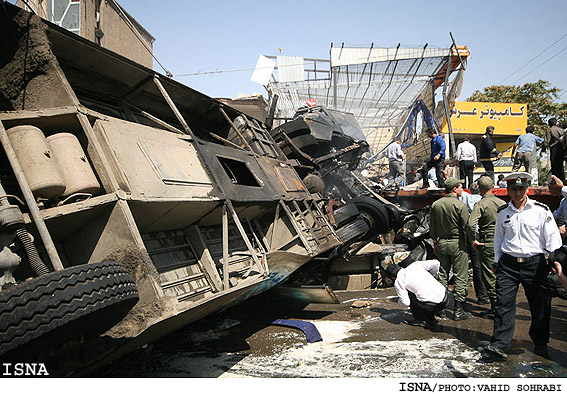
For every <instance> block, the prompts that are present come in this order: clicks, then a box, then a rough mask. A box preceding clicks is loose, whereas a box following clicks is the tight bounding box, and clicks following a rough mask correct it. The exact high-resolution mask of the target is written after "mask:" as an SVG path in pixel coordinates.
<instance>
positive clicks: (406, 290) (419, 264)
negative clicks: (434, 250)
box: [386, 260, 448, 328]
mask: <svg viewBox="0 0 567 394" xmlns="http://www.w3.org/2000/svg"><path fill="white" fill-rule="evenodd" d="M386 272H387V274H388V276H390V277H391V278H392V279H394V278H395V282H394V287H395V288H396V293H397V294H398V303H399V304H400V305H401V306H405V307H408V306H409V308H410V310H411V314H412V315H413V317H414V319H413V320H405V321H404V323H406V324H409V325H411V326H420V327H425V328H431V327H434V326H435V325H436V324H437V319H435V314H436V313H438V312H439V311H441V310H443V309H445V308H446V307H447V304H448V300H447V292H446V290H445V287H444V286H443V285H442V284H441V283H439V282H438V281H437V279H436V277H437V274H438V273H439V260H425V261H414V262H413V263H411V264H410V265H409V266H407V267H406V268H401V267H400V266H399V265H397V264H390V265H388V266H387V267H386Z"/></svg>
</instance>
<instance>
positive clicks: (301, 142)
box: [282, 134, 319, 156]
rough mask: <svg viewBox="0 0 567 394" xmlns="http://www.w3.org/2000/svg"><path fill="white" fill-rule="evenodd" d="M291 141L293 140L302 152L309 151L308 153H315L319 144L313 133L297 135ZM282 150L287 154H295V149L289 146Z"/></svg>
mask: <svg viewBox="0 0 567 394" xmlns="http://www.w3.org/2000/svg"><path fill="white" fill-rule="evenodd" d="M291 142H293V143H294V144H295V146H297V148H299V149H300V150H301V151H302V152H304V153H307V154H308V155H312V154H313V153H315V152H316V151H317V148H318V146H319V144H318V142H317V140H316V139H315V137H313V136H312V135H311V134H302V135H298V136H297V137H293V138H292V139H291ZM282 152H283V153H284V154H285V155H286V156H290V155H293V151H292V150H291V148H290V147H289V146H286V147H284V148H283V149H282Z"/></svg>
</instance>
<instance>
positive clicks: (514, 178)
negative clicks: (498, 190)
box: [503, 172, 532, 187]
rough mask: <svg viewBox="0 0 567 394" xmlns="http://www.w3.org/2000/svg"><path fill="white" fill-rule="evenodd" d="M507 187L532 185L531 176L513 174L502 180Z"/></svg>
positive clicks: (524, 173)
mask: <svg viewBox="0 0 567 394" xmlns="http://www.w3.org/2000/svg"><path fill="white" fill-rule="evenodd" d="M503 181H504V182H506V184H507V185H508V187H523V186H526V187H527V186H530V185H531V184H532V176H531V175H530V174H528V173H527V172H513V173H511V174H509V175H507V176H505V177H504V179H503Z"/></svg>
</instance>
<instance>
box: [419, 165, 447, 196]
mask: <svg viewBox="0 0 567 394" xmlns="http://www.w3.org/2000/svg"><path fill="white" fill-rule="evenodd" d="M433 167H435V176H436V177H437V182H438V183H439V187H441V188H443V187H445V175H443V170H444V169H445V159H444V158H440V159H439V160H433V159H431V160H429V161H428V162H427V163H425V165H424V166H423V168H422V169H421V179H423V188H424V189H427V186H428V185H427V184H428V177H427V173H428V172H429V170H430V169H432V168H433Z"/></svg>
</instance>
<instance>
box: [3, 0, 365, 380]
mask: <svg viewBox="0 0 567 394" xmlns="http://www.w3.org/2000/svg"><path fill="white" fill-rule="evenodd" d="M5 7H6V10H7V12H8V17H7V20H5V21H4V20H2V21H0V25H2V29H1V40H0V42H2V43H3V44H2V45H3V50H2V51H1V52H0V65H1V67H0V110H2V112H0V142H1V146H2V149H0V161H1V162H2V166H1V169H2V173H1V177H0V184H1V186H2V189H3V190H0V194H1V196H0V231H1V234H2V238H1V240H2V243H3V244H2V247H3V249H2V252H1V253H0V286H1V291H0V315H1V316H2V319H1V322H0V332H2V335H1V336H0V359H1V360H3V361H4V360H5V361H8V360H13V361H20V362H46V361H49V366H50V374H51V375H57V374H71V375H72V374H81V373H83V372H85V371H88V370H89V368H91V369H92V368H96V366H97V365H100V364H101V363H106V362H108V360H110V359H113V358H117V357H120V356H121V355H123V354H125V353H127V352H129V351H132V350H134V349H136V348H137V347H139V346H142V345H145V344H147V343H149V342H151V341H154V340H156V339H157V338H160V337H162V336H164V335H166V334H168V333H170V332H172V331H174V330H176V329H178V328H180V327H183V326H185V325H187V324H189V323H191V322H194V321H196V320H197V319H199V318H201V317H203V316H206V315H209V314H211V313H214V312H217V311H219V310H222V309H224V308H228V307H229V306H231V305H234V304H236V303H238V302H241V301H243V300H245V299H246V298H248V297H251V296H253V295H255V294H258V293H260V292H262V291H265V290H268V289H270V288H273V287H275V286H277V285H279V284H280V283H282V282H284V281H285V280H286V279H288V278H289V276H290V275H291V274H292V273H293V272H295V271H297V270H298V269H300V268H301V267H303V266H304V265H306V264H307V263H308V262H310V261H312V260H314V259H318V260H327V259H329V258H330V257H332V256H334V255H337V254H339V253H340V250H341V249H343V248H345V247H348V245H350V244H351V243H353V242H354V241H356V240H358V239H359V238H360V237H361V236H363V235H364V234H366V232H367V231H368V225H367V224H366V221H364V220H362V219H360V218H358V217H357V213H356V212H355V213H353V212H342V215H343V219H341V220H339V223H336V221H337V216H338V217H339V218H340V216H341V212H340V211H335V216H334V217H333V216H331V215H327V214H326V213H325V211H324V208H325V206H324V205H325V203H324V201H323V200H322V199H321V198H320V196H319V195H317V194H312V193H310V192H309V191H308V189H307V187H306V185H305V184H304V183H303V181H302V177H300V176H299V175H298V174H297V172H296V170H295V167H296V166H295V165H296V162H295V161H294V160H290V159H288V158H287V157H286V156H285V155H284V153H283V152H282V151H281V149H280V147H279V146H278V144H276V143H275V142H274V140H273V139H272V137H271V136H270V134H269V133H268V132H267V130H266V128H265V127H264V125H263V124H260V123H259V122H258V121H256V120H255V119H252V118H248V117H247V116H245V115H244V114H242V113H240V112H239V111H237V110H235V109H233V108H231V107H229V106H226V105H225V104H223V103H221V102H219V101H217V100H214V99H212V98H210V97H208V96H206V95H204V94H201V93H199V92H197V91H194V90H192V89H190V88H188V87H186V86H184V85H182V84H180V83H178V82H176V81H174V80H172V79H169V78H167V77H164V76H162V75H159V74H157V73H156V72H154V71H153V70H150V69H148V68H145V67H143V66H141V65H139V64H137V63H134V62H132V61H130V60H128V59H126V58H124V57H122V56H120V55H117V54H115V53H113V52H111V51H109V50H106V49H105V48H102V47H99V46H97V45H95V44H93V43H91V42H89V41H87V40H85V39H83V38H81V37H79V36H77V35H76V34H74V33H70V32H68V31H66V30H64V29H62V28H59V27H58V26H55V25H53V24H51V23H49V22H45V21H42V20H41V19H39V18H38V17H36V16H34V15H31V14H29V13H27V12H26V11H23V10H21V9H20V8H17V7H13V6H11V5H9V4H6V6H5ZM331 219H333V220H334V221H335V222H334V224H335V225H332V224H331ZM102 333H104V334H103V335H101V334H102Z"/></svg>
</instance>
